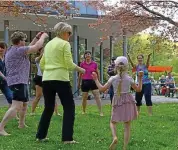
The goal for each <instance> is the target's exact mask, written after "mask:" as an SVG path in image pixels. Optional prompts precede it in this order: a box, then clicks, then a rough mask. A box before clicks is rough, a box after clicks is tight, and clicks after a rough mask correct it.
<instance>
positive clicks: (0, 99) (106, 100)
mask: <svg viewBox="0 0 178 150" xmlns="http://www.w3.org/2000/svg"><path fill="white" fill-rule="evenodd" d="M56 98H57V101H58V103H59V99H58V97H56ZM32 99H33V98H31V99H30V105H31V102H32ZM152 101H153V103H178V99H177V98H168V97H164V96H152ZM43 103H44V100H43V98H42V99H41V100H40V104H41V105H43ZM143 103H145V101H144V99H143ZM75 104H76V105H81V97H78V98H75ZM88 104H91V105H92V104H94V105H95V104H96V103H95V101H94V100H93V99H91V100H88ZM102 104H103V105H105V104H110V100H109V96H107V97H106V98H104V99H102ZM2 106H7V101H6V100H5V98H4V96H3V95H0V107H2Z"/></svg>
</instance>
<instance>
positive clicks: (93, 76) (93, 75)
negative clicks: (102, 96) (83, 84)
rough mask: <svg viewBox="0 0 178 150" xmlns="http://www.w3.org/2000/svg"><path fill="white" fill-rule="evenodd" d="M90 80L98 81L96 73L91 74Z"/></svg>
mask: <svg viewBox="0 0 178 150" xmlns="http://www.w3.org/2000/svg"><path fill="white" fill-rule="evenodd" d="M92 78H93V80H97V79H98V76H97V74H96V72H92Z"/></svg>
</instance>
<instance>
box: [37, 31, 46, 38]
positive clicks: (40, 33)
mask: <svg viewBox="0 0 178 150" xmlns="http://www.w3.org/2000/svg"><path fill="white" fill-rule="evenodd" d="M43 33H44V32H43V31H41V32H38V34H37V35H36V37H38V38H40V37H41V35H42V34H43Z"/></svg>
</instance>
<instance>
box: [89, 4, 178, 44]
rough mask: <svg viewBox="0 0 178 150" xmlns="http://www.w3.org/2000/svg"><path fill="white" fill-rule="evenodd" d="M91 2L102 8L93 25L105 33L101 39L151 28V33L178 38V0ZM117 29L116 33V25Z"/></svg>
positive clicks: (173, 38)
mask: <svg viewBox="0 0 178 150" xmlns="http://www.w3.org/2000/svg"><path fill="white" fill-rule="evenodd" d="M87 5H91V6H93V7H94V8H96V9H98V10H101V11H102V12H103V13H104V14H105V15H103V16H102V15H101V16H100V17H99V18H98V20H97V22H96V23H92V24H89V26H90V27H91V28H94V29H100V30H101V31H103V32H104V33H105V36H103V37H101V41H102V40H105V39H108V35H113V36H119V35H123V34H124V32H131V33H137V32H138V31H140V30H143V29H146V28H148V27H150V28H149V30H148V32H149V33H157V34H158V35H160V36H164V37H166V38H169V39H172V40H174V41H178V1H177V0H172V1H170V0H169V1H168V0H149V1H147V0H138V1H137V0H121V2H116V3H115V4H113V5H108V4H107V2H106V1H95V2H93V1H89V2H88V3H87ZM113 25H114V26H115V28H116V30H114V31H115V32H113V30H112V27H113Z"/></svg>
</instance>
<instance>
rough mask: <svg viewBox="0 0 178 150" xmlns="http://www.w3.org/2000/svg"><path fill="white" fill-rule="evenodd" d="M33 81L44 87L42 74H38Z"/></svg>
mask: <svg viewBox="0 0 178 150" xmlns="http://www.w3.org/2000/svg"><path fill="white" fill-rule="evenodd" d="M33 82H34V83H35V85H38V86H41V87H42V76H38V75H36V76H35V77H34V79H33Z"/></svg>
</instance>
